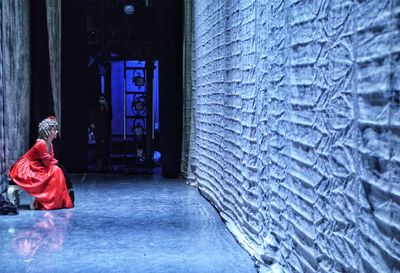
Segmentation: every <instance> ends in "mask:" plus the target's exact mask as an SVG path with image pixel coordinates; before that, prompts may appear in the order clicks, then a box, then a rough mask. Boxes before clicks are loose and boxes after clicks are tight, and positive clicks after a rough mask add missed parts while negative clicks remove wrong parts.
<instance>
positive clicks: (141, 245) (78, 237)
mask: <svg viewBox="0 0 400 273" xmlns="http://www.w3.org/2000/svg"><path fill="white" fill-rule="evenodd" d="M72 181H73V182H74V184H75V192H76V207H75V208H74V209H71V210H55V211H31V210H29V209H28V206H27V204H28V203H29V200H28V197H27V196H26V195H23V196H22V204H21V205H22V206H21V208H20V212H19V215H16V216H0V272H7V273H8V272H18V273H21V272H40V273H46V272H49V273H56V272H88V273H96V272H107V273H108V272H124V273H125V272H137V273H139V272H146V273H153V272H154V273H155V272H157V273H164V272H165V273H166V272H171V273H180V272H185V273H189V272H193V273H195V272H196V273H197V272H204V273H214V272H215V273H217V272H221V273H222V272H226V273H235V272H237V273H247V272H256V270H255V268H254V266H253V261H252V259H251V257H250V256H249V255H248V254H247V252H245V251H244V250H243V249H242V248H241V247H240V246H239V245H238V243H237V242H236V241H235V239H234V238H233V237H232V235H231V234H230V233H229V231H228V230H227V229H226V227H225V225H224V223H223V222H222V220H221V218H220V217H219V215H218V213H217V212H216V211H215V209H214V208H213V207H212V206H211V205H210V204H209V203H208V202H207V201H206V200H205V199H204V198H203V197H202V196H201V195H200V194H199V192H198V191H197V189H196V188H193V187H191V186H188V185H186V184H185V183H184V181H183V180H166V179H163V178H161V177H160V176H159V175H153V176H126V175H119V174H88V175H83V174H82V175H72Z"/></svg>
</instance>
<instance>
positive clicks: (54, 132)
mask: <svg viewBox="0 0 400 273" xmlns="http://www.w3.org/2000/svg"><path fill="white" fill-rule="evenodd" d="M57 134H58V130H57V127H51V129H50V134H49V139H50V140H53V139H55V138H56V137H57Z"/></svg>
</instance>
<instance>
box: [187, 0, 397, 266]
mask: <svg viewBox="0 0 400 273" xmlns="http://www.w3.org/2000/svg"><path fill="white" fill-rule="evenodd" d="M193 13H194V15H193V45H192V48H193V49H192V58H193V63H192V67H193V68H192V69H193V75H192V77H193V80H192V84H193V89H192V90H190V92H192V94H193V100H192V101H191V103H192V104H193V105H192V109H193V110H194V117H193V119H192V120H191V122H193V124H194V133H193V134H192V137H193V139H192V140H193V142H191V141H186V142H185V145H188V147H186V149H185V150H186V151H193V150H194V151H195V154H194V159H193V160H192V161H191V164H192V166H191V167H192V168H188V171H189V172H190V171H193V174H194V175H195V178H196V183H198V185H199V189H200V190H201V192H202V193H203V194H204V195H205V196H206V197H207V198H209V200H210V201H211V202H212V203H213V204H214V205H215V206H216V207H217V209H218V210H219V211H220V212H221V215H222V216H223V218H224V219H225V220H226V222H227V225H228V228H229V229H230V230H231V231H232V232H233V233H234V234H235V235H236V237H237V238H238V240H239V241H240V242H241V243H242V244H243V246H244V247H245V248H246V249H247V250H249V252H250V253H251V254H252V255H254V256H255V258H256V260H257V262H256V263H257V265H259V266H260V271H261V272H329V273H332V272H368V273H375V272H376V273H383V272H392V273H393V272H400V244H399V240H400V181H399V179H400V178H399V177H400V107H399V101H400V75H399V71H400V69H399V68H400V67H399V66H400V33H399V32H400V31H399V30H400V19H399V17H400V2H399V1H396V0H373V1H312V0H308V1H307V0H305V1H296V0H292V1H284V0H282V1H273V0H270V1H268V0H264V1H262V0H248V1H238V0H217V1H216V0H207V1H206V0H202V1H194V2H193ZM188 59H190V57H188ZM191 143H192V147H190V144H191ZM193 146H194V147H193Z"/></svg>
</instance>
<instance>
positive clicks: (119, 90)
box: [111, 61, 159, 135]
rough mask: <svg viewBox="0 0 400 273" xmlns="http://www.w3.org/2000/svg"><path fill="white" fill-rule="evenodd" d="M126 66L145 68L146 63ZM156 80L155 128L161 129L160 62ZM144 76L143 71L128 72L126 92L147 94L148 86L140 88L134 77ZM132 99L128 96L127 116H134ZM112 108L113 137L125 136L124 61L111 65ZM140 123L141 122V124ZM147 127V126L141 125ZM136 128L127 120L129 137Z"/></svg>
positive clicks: (154, 90) (154, 96) (154, 95)
mask: <svg viewBox="0 0 400 273" xmlns="http://www.w3.org/2000/svg"><path fill="white" fill-rule="evenodd" d="M126 66H127V67H128V68H129V67H130V68H133V67H145V62H143V61H142V62H141V61H126ZM155 67H156V68H155V70H154V80H153V109H154V111H153V116H154V128H155V129H158V128H159V114H158V109H159V100H158V61H156V62H155ZM139 74H140V76H144V75H143V70H140V69H139V70H136V71H133V70H127V75H126V77H127V80H126V87H125V88H126V90H127V91H135V92H143V93H145V92H146V85H144V86H142V87H138V86H136V85H135V84H134V82H133V80H132V79H133V77H135V76H138V75H139ZM132 98H133V96H130V95H127V99H126V114H127V115H133V114H134V113H133V111H132V106H131V105H132ZM111 106H112V114H113V119H112V131H111V133H112V135H123V134H124V61H114V62H112V63H111ZM139 123H140V122H139ZM140 124H141V125H143V126H145V124H142V123H140ZM133 126H134V124H133V121H132V120H129V119H128V120H127V128H126V133H127V135H132V127H133Z"/></svg>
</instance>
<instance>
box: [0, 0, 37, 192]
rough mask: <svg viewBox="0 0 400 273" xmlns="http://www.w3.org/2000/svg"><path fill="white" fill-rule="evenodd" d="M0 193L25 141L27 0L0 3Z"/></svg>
mask: <svg viewBox="0 0 400 273" xmlns="http://www.w3.org/2000/svg"><path fill="white" fill-rule="evenodd" d="M0 44H1V46H0V171H1V174H0V192H2V191H3V189H4V188H5V182H6V178H7V174H8V171H9V168H10V167H11V165H12V164H13V163H14V162H15V160H16V159H18V157H19V156H21V155H22V154H23V153H24V152H25V150H26V149H27V145H28V140H29V109H30V107H29V101H30V96H29V94H30V55H29V44H30V38H29V1H26V0H1V1H0Z"/></svg>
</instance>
